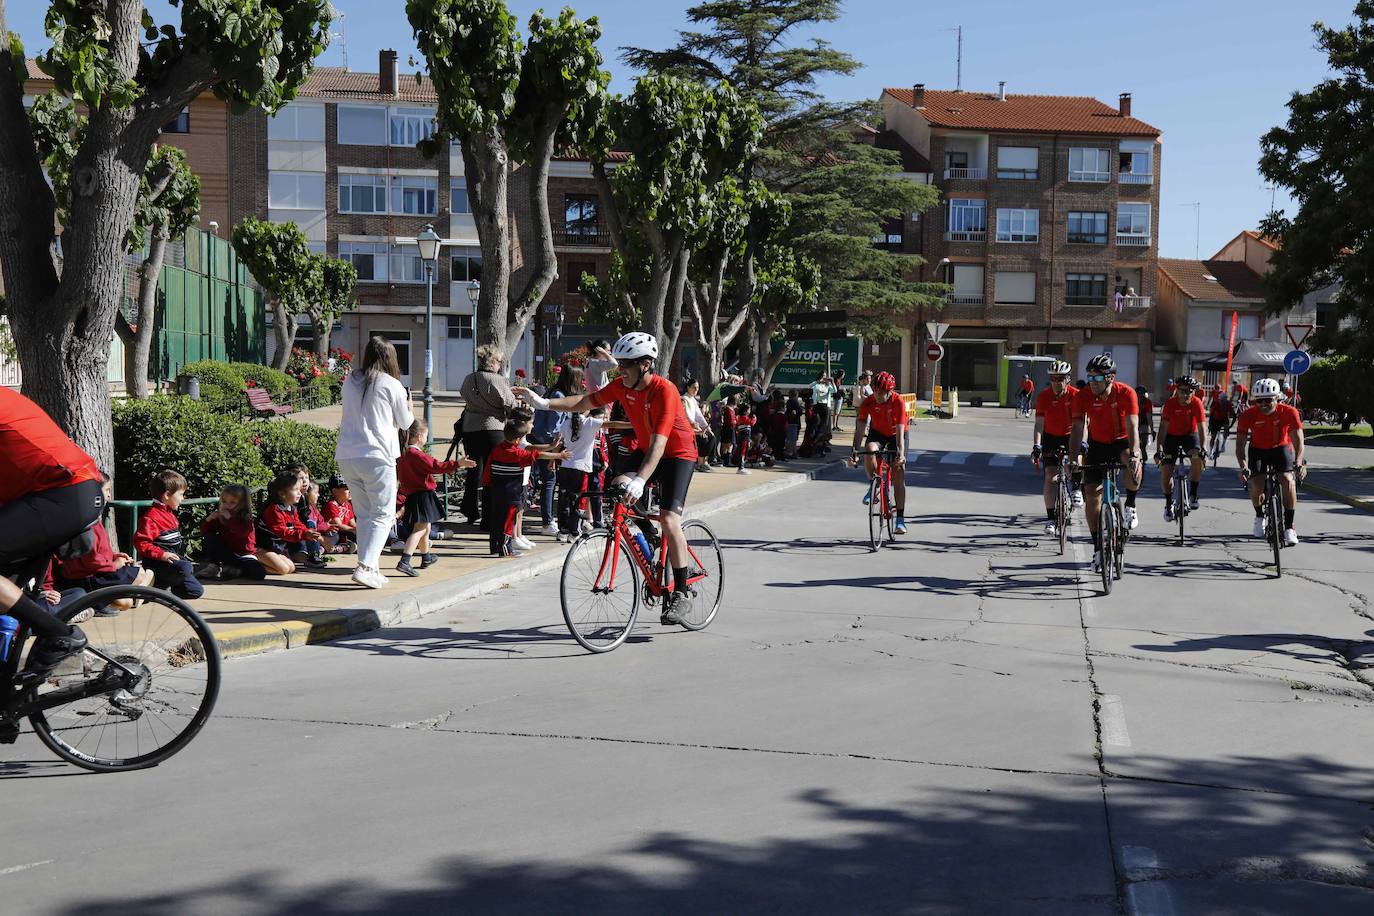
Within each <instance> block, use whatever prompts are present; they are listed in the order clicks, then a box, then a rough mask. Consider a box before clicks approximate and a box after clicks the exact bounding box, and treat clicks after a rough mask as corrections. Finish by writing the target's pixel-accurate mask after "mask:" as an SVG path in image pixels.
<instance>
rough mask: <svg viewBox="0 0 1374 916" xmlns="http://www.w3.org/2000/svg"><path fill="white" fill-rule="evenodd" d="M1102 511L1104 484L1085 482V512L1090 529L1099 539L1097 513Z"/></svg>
mask: <svg viewBox="0 0 1374 916" xmlns="http://www.w3.org/2000/svg"><path fill="white" fill-rule="evenodd" d="M1100 511H1102V484H1100V483H1094V484H1090V483H1087V482H1086V481H1085V482H1084V484H1083V513H1084V514H1085V515H1086V516H1087V517H1088V531H1089V532H1090V533H1091V534H1092V535H1093V539H1094V541H1096V539H1097V513H1098V512H1100Z"/></svg>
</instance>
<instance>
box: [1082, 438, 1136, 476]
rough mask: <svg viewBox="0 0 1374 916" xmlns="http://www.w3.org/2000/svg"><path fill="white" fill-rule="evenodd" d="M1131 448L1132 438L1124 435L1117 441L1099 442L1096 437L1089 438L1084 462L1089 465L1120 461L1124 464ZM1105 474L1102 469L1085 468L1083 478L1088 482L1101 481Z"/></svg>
mask: <svg viewBox="0 0 1374 916" xmlns="http://www.w3.org/2000/svg"><path fill="white" fill-rule="evenodd" d="M1130 450H1131V440H1130V439H1127V438H1125V437H1124V436H1123V437H1122V438H1120V439H1117V440H1116V441H1115V442H1098V441H1097V440H1095V439H1089V440H1088V454H1087V455H1085V456H1084V457H1083V463H1084V464H1087V465H1094V464H1106V463H1107V462H1109V461H1118V462H1120V463H1121V464H1122V465H1123V466H1124V465H1125V464H1126V455H1127V453H1128V452H1130ZM1103 476H1104V474H1103V472H1102V471H1101V470H1098V469H1096V468H1093V467H1088V468H1085V469H1084V471H1083V478H1084V479H1085V480H1086V481H1088V483H1094V484H1096V483H1101V482H1102V478H1103Z"/></svg>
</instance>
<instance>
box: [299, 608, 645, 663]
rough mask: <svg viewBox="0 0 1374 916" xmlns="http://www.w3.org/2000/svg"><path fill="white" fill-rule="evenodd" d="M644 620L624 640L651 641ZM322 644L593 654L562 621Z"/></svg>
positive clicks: (430, 653)
mask: <svg viewBox="0 0 1374 916" xmlns="http://www.w3.org/2000/svg"><path fill="white" fill-rule="evenodd" d="M644 621H645V615H644V613H643V611H641V616H640V625H638V626H636V627H635V629H634V631H632V632H631V633H630V635H629V636H628V637H626V639H625V642H626V643H642V642H649V641H650V640H652V639H653V636H652V635H651V631H650V630H649V629H648V624H647V623H645V622H644ZM655 622H657V618H655ZM665 629H666V628H665ZM320 647H321V648H327V649H347V650H350V651H354V652H366V653H368V654H369V655H382V656H402V655H409V656H414V657H416V658H434V659H440V660H443V661H455V662H456V661H483V660H487V659H492V660H498V659H499V660H502V661H509V660H514V659H527V660H542V659H552V658H572V657H580V656H583V655H590V654H591V653H589V652H587V651H585V650H584V649H582V647H581V646H579V645H578V644H577V642H576V641H575V640H574V639H573V638H572V634H570V633H569V632H568V628H567V627H566V626H564V625H563V624H562V623H557V624H553V623H550V624H545V625H543V626H537V627H499V628H496V629H491V630H458V629H449V630H444V629H440V628H436V627H387V628H385V629H382V630H374V631H372V632H369V633H361V634H359V635H357V636H349V637H346V638H344V639H337V640H334V641H332V642H328V643H322V644H321V646H320Z"/></svg>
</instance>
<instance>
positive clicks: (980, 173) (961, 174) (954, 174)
mask: <svg viewBox="0 0 1374 916" xmlns="http://www.w3.org/2000/svg"><path fill="white" fill-rule="evenodd" d="M987 177H988V170H987V169H945V178H946V180H948V179H950V178H972V179H975V180H981V179H984V178H987Z"/></svg>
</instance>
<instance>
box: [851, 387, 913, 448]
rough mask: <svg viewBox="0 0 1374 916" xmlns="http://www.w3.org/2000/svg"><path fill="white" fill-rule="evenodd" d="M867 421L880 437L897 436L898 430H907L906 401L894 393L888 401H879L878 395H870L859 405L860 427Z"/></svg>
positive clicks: (889, 396)
mask: <svg viewBox="0 0 1374 916" xmlns="http://www.w3.org/2000/svg"><path fill="white" fill-rule="evenodd" d="M865 421H868V422H871V423H872V424H873V425H872V426H871V427H870V429H872V430H873V432H875V433H877V434H878V435H880V436H888V437H891V436H895V435H897V430H899V429H905V428H906V401H903V400H902V397H901V395H899V394H897V392H895V391H894V392H893V393H892V394H890V395H888V398H887V400H886V401H885V402H884V401H879V400H878V396H877V395H876V394H870V395H869V396H868V397H866V398H864V399H863V403H861V404H860V405H859V421H858V422H859V425H860V426H862V425H863V424H864V422H865Z"/></svg>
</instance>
